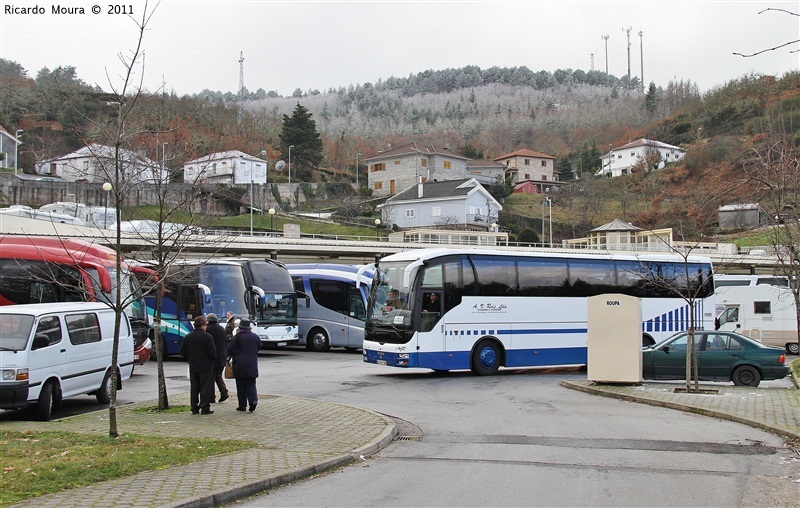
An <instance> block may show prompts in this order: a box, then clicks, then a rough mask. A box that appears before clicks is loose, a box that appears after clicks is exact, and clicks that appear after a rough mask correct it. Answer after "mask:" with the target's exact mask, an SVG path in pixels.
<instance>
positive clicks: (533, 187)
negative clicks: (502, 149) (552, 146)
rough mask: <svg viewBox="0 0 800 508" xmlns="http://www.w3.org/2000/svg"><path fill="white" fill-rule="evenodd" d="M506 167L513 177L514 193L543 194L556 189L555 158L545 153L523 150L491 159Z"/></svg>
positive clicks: (507, 172) (507, 173)
mask: <svg viewBox="0 0 800 508" xmlns="http://www.w3.org/2000/svg"><path fill="white" fill-rule="evenodd" d="M492 160H493V161H494V162H497V163H499V164H503V165H504V166H505V167H506V175H509V174H510V175H512V176H513V182H514V185H515V187H514V189H515V190H514V192H517V189H520V191H519V192H526V193H544V192H548V191H551V190H555V189H557V188H558V183H557V180H558V178H557V175H556V173H555V171H554V170H555V161H556V158H555V157H553V156H552V155H547V154H546V153H542V152H537V151H535V150H529V149H527V148H523V149H520V150H516V151H514V152H511V153H507V154H505V155H501V156H499V157H495V158H494V159H492Z"/></svg>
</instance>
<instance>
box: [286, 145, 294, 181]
mask: <svg viewBox="0 0 800 508" xmlns="http://www.w3.org/2000/svg"><path fill="white" fill-rule="evenodd" d="M292 148H294V145H289V161H288V162H289V164H288V166H287V167H288V171H287V173H288V174H289V183H292Z"/></svg>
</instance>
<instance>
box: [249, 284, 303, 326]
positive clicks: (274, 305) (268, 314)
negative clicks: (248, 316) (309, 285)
mask: <svg viewBox="0 0 800 508" xmlns="http://www.w3.org/2000/svg"><path fill="white" fill-rule="evenodd" d="M295 299H296V295H295V293H294V292H291V293H265V294H264V298H263V300H262V305H260V306H259V308H258V311H257V312H256V320H257V322H258V324H259V326H267V325H270V324H284V323H287V322H294V320H295V319H296V318H297V305H296V304H295Z"/></svg>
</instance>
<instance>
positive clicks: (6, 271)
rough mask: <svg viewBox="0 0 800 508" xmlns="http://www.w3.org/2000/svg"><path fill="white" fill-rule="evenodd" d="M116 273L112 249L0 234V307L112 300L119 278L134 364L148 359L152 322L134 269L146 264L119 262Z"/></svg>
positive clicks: (75, 241) (146, 270) (65, 240)
mask: <svg viewBox="0 0 800 508" xmlns="http://www.w3.org/2000/svg"><path fill="white" fill-rule="evenodd" d="M121 270H122V277H117V266H116V252H115V251H114V250H113V249H111V248H108V247H104V246H102V245H98V244H94V243H90V242H87V241H84V240H78V239H65V238H56V237H29V236H24V235H0V305H14V304H26V303H54V302H74V301H105V302H112V301H114V299H115V298H116V292H115V291H113V288H114V285H115V284H116V283H117V282H118V281H121V286H120V287H121V291H122V299H123V301H125V300H128V301H131V305H128V306H127V307H126V309H125V311H126V312H127V314H128V316H129V318H130V321H131V327H132V328H133V332H134V342H135V344H134V348H135V362H136V363H137V364H140V365H141V364H143V363H145V362H146V361H148V360H149V358H150V351H151V349H152V343H151V340H150V332H151V327H150V321H149V318H148V316H147V311H146V308H145V303H144V297H143V295H142V291H141V289H140V287H139V283H138V281H137V280H136V277H133V276H132V274H134V273H136V272H150V273H153V272H152V270H150V269H148V268H144V267H133V266H129V265H128V264H127V263H124V262H122V263H121Z"/></svg>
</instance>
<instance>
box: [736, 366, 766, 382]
mask: <svg viewBox="0 0 800 508" xmlns="http://www.w3.org/2000/svg"><path fill="white" fill-rule="evenodd" d="M759 383H761V374H759V373H758V370H756V368H755V367H751V366H749V365H743V366H741V367H739V368H737V369H736V370H734V371H733V384H735V385H736V386H758V385H759Z"/></svg>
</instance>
